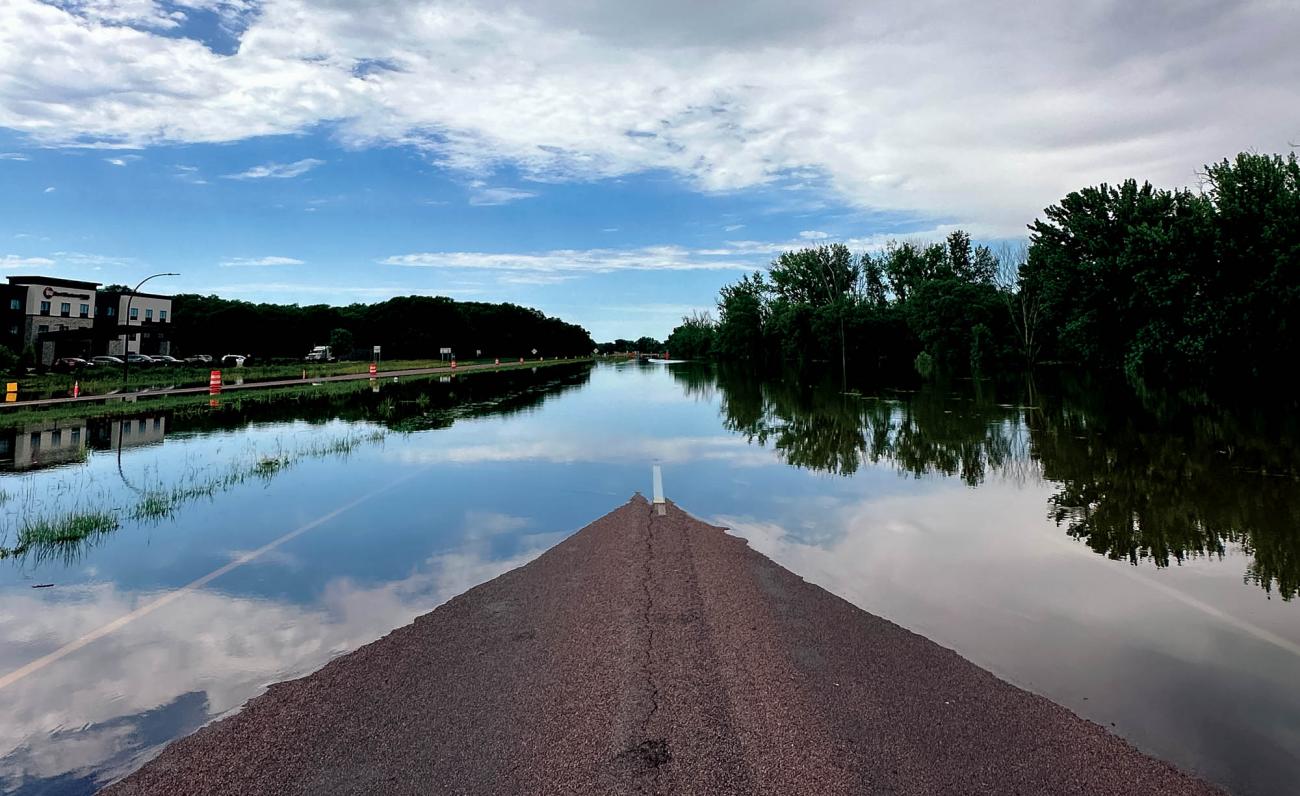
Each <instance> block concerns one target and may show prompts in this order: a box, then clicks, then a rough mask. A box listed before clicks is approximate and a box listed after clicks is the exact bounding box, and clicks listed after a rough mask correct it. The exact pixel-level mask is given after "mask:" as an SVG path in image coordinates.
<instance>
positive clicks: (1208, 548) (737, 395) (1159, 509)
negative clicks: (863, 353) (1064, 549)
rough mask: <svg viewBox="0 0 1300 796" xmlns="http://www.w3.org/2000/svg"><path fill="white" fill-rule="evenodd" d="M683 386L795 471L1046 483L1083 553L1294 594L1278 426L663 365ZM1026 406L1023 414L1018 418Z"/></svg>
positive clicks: (1063, 393) (1289, 438)
mask: <svg viewBox="0 0 1300 796" xmlns="http://www.w3.org/2000/svg"><path fill="white" fill-rule="evenodd" d="M673 372H674V375H675V376H676V377H677V378H678V379H679V380H680V381H681V382H682V383H683V385H685V386H687V387H688V389H692V390H696V391H702V389H703V387H702V386H701V384H702V382H703V381H704V380H707V379H716V383H717V385H718V388H719V389H720V392H721V407H722V415H723V422H724V424H725V425H726V427H727V428H728V429H730V430H732V431H735V432H737V433H739V434H742V435H744V436H745V437H746V438H747V439H748V440H749V441H750V442H756V443H758V444H761V445H771V446H772V447H773V448H774V449H775V450H776V451H777V452H778V453H779V455H780V456H781V457H782V459H783V460H784V461H786V462H787V463H789V464H792V465H794V466H796V467H803V468H808V469H814V470H821V471H825V472H830V473H836V474H839V475H846V476H847V475H852V474H853V473H855V472H857V470H858V469H859V468H860V467H861V466H862V464H863V463H864V462H870V463H873V464H874V463H885V464H888V465H890V466H893V467H894V468H896V469H897V470H898V471H899V472H902V473H907V474H910V475H913V476H917V477H920V476H922V475H929V474H940V475H944V476H948V477H955V478H960V479H961V480H962V481H963V482H964V483H966V484H968V485H970V486H978V485H979V484H981V483H983V482H984V481H985V480H986V479H988V478H990V477H992V476H997V477H999V478H1003V479H1008V480H1012V481H1016V482H1023V481H1025V480H1038V479H1045V480H1047V481H1050V482H1052V483H1054V484H1055V485H1056V487H1057V489H1056V492H1055V494H1054V495H1053V496H1052V497H1051V499H1050V506H1049V513H1050V516H1051V517H1052V519H1053V520H1055V522H1056V523H1057V524H1058V525H1060V526H1062V527H1063V528H1065V530H1066V532H1067V533H1069V534H1070V535H1071V536H1073V537H1074V538H1076V539H1079V540H1080V541H1082V542H1084V543H1085V544H1087V545H1088V546H1089V547H1090V548H1091V549H1092V550H1094V551H1096V552H1098V553H1100V554H1102V555H1105V556H1108V557H1110V558H1114V559H1118V560H1128V561H1131V562H1133V563H1134V564H1136V563H1138V562H1140V561H1150V562H1152V563H1154V564H1155V565H1156V566H1158V567H1165V566H1169V565H1170V564H1171V563H1181V562H1183V561H1186V560H1188V559H1189V558H1196V557H1206V556H1222V555H1223V554H1224V553H1225V552H1227V551H1228V550H1229V549H1230V548H1231V547H1233V546H1235V547H1238V548H1240V549H1241V550H1242V551H1244V552H1245V553H1247V554H1248V555H1250V556H1251V558H1252V562H1251V564H1250V566H1249V569H1248V571H1247V573H1246V579H1247V580H1249V581H1252V582H1254V583H1257V584H1259V585H1260V586H1261V587H1262V588H1264V589H1265V590H1266V591H1268V592H1270V593H1272V592H1273V591H1274V590H1276V591H1277V592H1278V593H1279V594H1280V595H1281V596H1282V597H1283V598H1284V599H1290V598H1292V597H1293V596H1295V595H1296V594H1297V592H1300V464H1298V463H1297V460H1296V458H1295V456H1294V453H1293V451H1294V450H1296V443H1297V442H1300V433H1297V432H1298V429H1297V427H1296V424H1295V423H1294V422H1292V421H1284V422H1283V423H1281V424H1279V423H1278V418H1276V417H1269V416H1264V415H1259V416H1256V415H1243V414H1240V413H1234V412H1230V411H1227V410H1224V409H1217V408H1206V407H1200V408H1199V409H1197V410H1195V411H1194V412H1193V411H1184V413H1183V414H1179V413H1178V410H1175V409H1171V407H1170V405H1169V404H1160V405H1155V404H1152V403H1151V401H1150V400H1147V399H1144V403H1141V404H1140V403H1138V402H1137V401H1136V400H1135V399H1133V398H1131V397H1128V396H1124V395H1116V394H1115V393H1113V392H1106V391H1103V390H1099V389H1096V388H1093V389H1080V388H1067V387H1065V386H1063V387H1062V389H1061V390H1059V391H1057V392H1054V393H1049V394H1042V395H1040V394H1038V393H1037V392H1036V391H1034V390H1032V389H1027V387H1028V385H1026V388H1020V389H1014V388H1013V389H1012V395H1003V396H998V395H996V394H995V392H993V390H992V388H989V387H987V386H980V387H971V386H965V387H963V388H962V389H961V390H959V391H956V392H953V391H949V390H944V389H938V388H935V387H930V386H927V387H924V388H922V389H921V390H920V391H919V392H915V393H908V394H900V395H898V396H897V398H895V399H882V398H862V397H856V396H846V395H842V394H840V392H839V391H838V390H836V389H834V387H833V386H830V387H823V386H814V385H809V384H807V383H806V381H805V380H801V379H799V378H796V377H794V376H792V375H787V376H786V377H785V378H782V379H780V380H774V381H764V380H762V379H759V378H757V377H755V376H753V375H752V374H747V373H743V372H734V371H730V370H727V369H718V370H716V371H710V370H708V369H701V368H682V369H674V371H673ZM1026 404H1032V406H1025V405H1026Z"/></svg>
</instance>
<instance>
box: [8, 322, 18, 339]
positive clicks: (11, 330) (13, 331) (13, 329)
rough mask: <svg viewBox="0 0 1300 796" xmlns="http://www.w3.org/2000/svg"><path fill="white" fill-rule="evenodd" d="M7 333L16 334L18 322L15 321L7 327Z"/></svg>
mask: <svg viewBox="0 0 1300 796" xmlns="http://www.w3.org/2000/svg"><path fill="white" fill-rule="evenodd" d="M9 334H12V335H13V336H15V337H17V336H18V324H16V323H15V324H14V325H12V326H10V327H9Z"/></svg>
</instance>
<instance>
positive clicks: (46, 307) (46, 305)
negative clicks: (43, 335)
mask: <svg viewBox="0 0 1300 796" xmlns="http://www.w3.org/2000/svg"><path fill="white" fill-rule="evenodd" d="M41 314H42V315H49V314H50V302H48V301H42V302H41Z"/></svg>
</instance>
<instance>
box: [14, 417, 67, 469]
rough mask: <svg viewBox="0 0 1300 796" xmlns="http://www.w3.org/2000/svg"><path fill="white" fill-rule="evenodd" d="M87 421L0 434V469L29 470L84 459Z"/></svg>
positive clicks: (20, 427) (15, 430) (33, 425)
mask: <svg viewBox="0 0 1300 796" xmlns="http://www.w3.org/2000/svg"><path fill="white" fill-rule="evenodd" d="M88 437H89V435H88V433H87V428H86V421H85V420H83V419H80V418H78V419H75V420H62V421H58V422H51V423H32V424H28V425H25V426H18V427H17V428H9V429H4V430H3V431H0V470H32V469H35V468H38V467H49V466H50V465H54V464H64V463H66V462H71V461H77V460H79V459H81V458H82V457H83V456H85V451H86V443H87V440H88Z"/></svg>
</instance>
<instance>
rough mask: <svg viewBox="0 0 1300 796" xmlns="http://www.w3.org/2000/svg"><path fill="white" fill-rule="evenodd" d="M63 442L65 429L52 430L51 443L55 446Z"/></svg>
mask: <svg viewBox="0 0 1300 796" xmlns="http://www.w3.org/2000/svg"><path fill="white" fill-rule="evenodd" d="M62 444H63V429H61V428H56V429H54V430H53V431H51V432H50V445H52V446H54V447H55V448H57V447H59V446H60V445H62Z"/></svg>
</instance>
